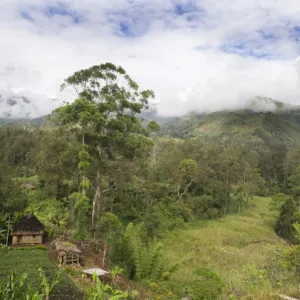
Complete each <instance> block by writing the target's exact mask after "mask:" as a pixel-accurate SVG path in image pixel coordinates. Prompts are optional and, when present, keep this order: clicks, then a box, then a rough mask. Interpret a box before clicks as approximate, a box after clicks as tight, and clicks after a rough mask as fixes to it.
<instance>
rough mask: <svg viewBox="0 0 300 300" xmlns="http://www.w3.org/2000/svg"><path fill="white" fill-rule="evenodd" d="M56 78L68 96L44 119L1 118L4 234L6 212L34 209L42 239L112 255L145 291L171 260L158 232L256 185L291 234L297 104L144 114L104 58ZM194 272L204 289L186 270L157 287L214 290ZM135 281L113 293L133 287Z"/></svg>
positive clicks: (241, 197)
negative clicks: (184, 283)
mask: <svg viewBox="0 0 300 300" xmlns="http://www.w3.org/2000/svg"><path fill="white" fill-rule="evenodd" d="M62 88H74V89H75V91H76V92H77V93H78V98H77V99H75V100H74V101H73V102H72V103H69V104H65V105H64V106H62V107H60V108H58V109H56V110H55V111H53V112H52V114H51V115H50V116H48V118H47V120H45V121H44V122H43V123H42V124H30V122H28V123H26V124H25V123H19V124H18V123H15V124H14V123H9V124H3V125H1V127H0V143H1V147H0V169H1V172H0V211H1V215H0V229H1V230H0V241H1V243H2V244H3V245H5V244H6V243H7V236H8V230H10V226H11V224H12V225H13V222H17V221H18V220H19V219H20V218H21V216H23V215H24V214H26V213H34V214H35V215H36V216H37V217H38V219H39V220H40V221H41V222H43V224H45V226H46V229H47V234H48V236H47V240H48V241H51V240H52V239H55V238H57V237H63V238H64V239H65V240H68V241H72V242H73V243H78V244H80V243H82V242H83V241H84V242H85V244H87V245H88V247H90V249H92V251H93V253H96V254H97V255H99V257H101V262H102V267H104V268H107V269H112V268H115V269H116V266H118V268H119V270H122V271H121V272H122V273H123V276H124V277H125V278H126V279H127V280H128V281H132V282H138V283H139V285H140V287H141V289H142V290H143V292H145V293H146V294H145V295H147V297H148V298H147V299H152V298H151V292H149V291H150V290H151V287H153V285H154V283H158V282H167V281H168V279H169V278H170V275H171V274H172V272H175V271H176V265H168V264H167V263H165V261H164V257H163V243H162V242H161V241H162V240H163V239H164V237H165V236H166V235H167V234H168V232H172V231H175V230H179V229H181V228H185V226H187V224H194V223H196V222H198V221H206V220H212V219H220V218H223V217H224V216H226V215H232V214H236V215H241V214H242V213H243V212H244V211H245V209H247V208H249V207H251V205H252V200H253V198H254V197H255V196H261V197H272V199H273V201H272V202H271V209H273V210H274V211H277V212H278V220H277V223H276V226H275V230H276V232H277V233H278V235H279V236H281V237H283V238H285V239H287V240H288V241H289V242H290V243H294V244H297V241H298V238H297V232H298V231H300V230H298V231H297V222H300V213H299V211H300V210H299V209H300V200H299V199H300V198H299V197H300V189H299V186H300V147H299V138H300V122H299V121H300V118H299V116H300V112H297V111H293V112H289V111H284V112H280V113H276V112H265V113H259V112H257V113H255V112H253V111H247V110H245V111H239V112H220V113H215V114H211V115H201V114H191V115H189V116H186V117H185V118H181V119H180V120H178V118H175V119H172V118H170V119H166V120H165V121H164V119H163V117H161V118H160V119H156V117H155V116H154V118H153V119H155V120H157V122H156V121H155V120H151V118H150V117H151V114H150V115H149V116H150V117H149V118H150V119H148V118H147V119H146V118H145V116H146V115H147V114H145V111H146V110H147V108H148V105H149V102H151V99H152V98H154V93H153V91H151V90H144V91H141V90H140V88H139V86H138V85H137V83H136V82H135V81H133V80H132V79H131V78H130V77H129V76H128V75H127V73H126V72H125V70H124V69H122V68H121V67H116V66H115V65H113V64H109V63H107V64H102V65H99V66H94V67H92V68H89V69H86V70H81V71H78V72H76V73H74V74H73V75H72V76H70V77H68V78H67V79H66V80H65V83H64V84H63V85H62ZM297 137H298V138H297ZM299 229H300V228H299ZM201 272H202V273H201ZM201 272H200V273H201V274H200V275H199V276H202V278H203V276H204V277H205V276H206V277H207V278H210V280H211V281H209V282H210V283H213V286H214V291H213V292H212V294H209V293H208V292H207V291H206V290H205V289H204V290H205V292H204V290H201V289H203V287H202V286H201V282H200V283H199V285H198V286H196V287H195V284H196V283H197V282H196V283H195V282H191V285H190V286H189V287H187V289H186V291H182V293H181V294H178V293H177V294H176V292H174V291H173V292H174V293H175V294H173V292H172V291H169V292H168V289H167V288H166V289H165V290H164V289H163V290H162V291H160V292H159V293H158V294H155V297H158V296H159V297H162V298H161V299H166V298H165V297H169V299H181V298H180V297H183V296H185V295H186V296H188V297H190V299H217V297H218V293H219V292H220V291H221V290H222V287H221V286H222V285H221V283H220V284H219V283H218V282H219V281H218V279H216V278H217V277H216V276H217V275H215V274H214V273H213V272H211V271H208V270H207V271H203V270H202V271H201ZM41 276H43V275H41ZM98 285H100V283H99V282H98ZM206 285H209V283H207V282H206ZM116 286H117V285H116ZM135 292H136V294H134V293H133V292H132V293H130V294H129V295H125V294H124V295H123V296H122V297H124V298H126V297H131V299H138V292H137V291H135ZM147 292H149V294H147ZM120 293H121V292H120ZM167 293H169V295H168V296H166V295H167ZM205 293H207V294H206V296H205ZM215 293H217V294H215ZM220 293H221V292H220ZM201 295H204V296H201ZM207 295H208V296H207ZM209 295H210V296H209ZM145 297H146V296H142V297H141V298H140V299H146V298H145ZM153 297H154V296H153ZM172 297H173V298H172ZM205 297H206V298H205ZM232 297H233V296H232ZM1 299H2V298H1ZM3 299H6V298H3ZM30 299H31V298H30ZM90 299H102V298H100V297H99V298H90ZM103 299H104V298H103ZM111 299H113V298H111ZM115 299H117V298H115ZM120 299H123V298H121V297H120ZM153 299H159V298H153ZM231 299H235V298H231ZM237 299H238V298H237ZM266 299H267V298H266Z"/></svg>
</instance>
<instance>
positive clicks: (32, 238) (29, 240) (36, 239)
mask: <svg viewBox="0 0 300 300" xmlns="http://www.w3.org/2000/svg"><path fill="white" fill-rule="evenodd" d="M42 242H43V237H42V235H18V236H16V235H15V236H13V240H12V244H13V245H26V244H42Z"/></svg>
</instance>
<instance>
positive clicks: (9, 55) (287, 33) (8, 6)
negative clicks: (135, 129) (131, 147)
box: [0, 0, 300, 116]
mask: <svg viewBox="0 0 300 300" xmlns="http://www.w3.org/2000/svg"><path fill="white" fill-rule="evenodd" d="M0 38H1V41H2V43H1V44H0V88H1V89H8V90H11V91H13V92H19V93H22V92H26V93H28V92H30V93H37V94H43V95H46V96H48V97H51V98H58V99H59V100H60V101H63V100H67V101H69V100H70V99H73V98H74V96H75V95H73V94H71V93H70V92H68V91H66V92H63V93H61V92H59V86H60V84H61V83H62V82H63V80H64V78H66V77H68V76H69V75H72V74H73V73H74V72H75V71H77V70H80V69H84V68H88V67H90V66H93V65H97V64H101V63H105V62H112V63H114V64H117V65H121V66H122V67H123V68H125V70H126V71H127V72H128V74H129V75H130V76H131V77H132V78H133V79H134V80H135V81H137V82H138V83H139V85H140V86H141V88H147V89H148V88H149V89H152V90H154V92H155V95H156V103H157V107H158V111H159V113H161V114H163V115H169V116H170V115H182V114H185V113H187V112H189V111H191V110H196V111H199V112H203V111H215V110H220V109H224V108H226V109H231V108H236V107H243V106H244V105H245V103H246V102H247V101H248V100H249V99H251V98H253V97H255V96H262V97H271V98H274V99H277V100H280V101H283V102H288V103H292V104H299V105H300V58H298V57H300V1H299V0H250V1H246V0H190V1H189V0H151V1H150V0H139V1H137V0H109V1H99V0H84V1H82V0H70V1H66V0H62V1H50V0H1V9H0ZM41 105H43V106H44V108H45V107H47V103H46V102H45V101H44V102H43V103H41ZM49 109H50V105H49Z"/></svg>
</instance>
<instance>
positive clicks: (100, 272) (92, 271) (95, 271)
mask: <svg viewBox="0 0 300 300" xmlns="http://www.w3.org/2000/svg"><path fill="white" fill-rule="evenodd" d="M82 272H83V273H86V274H91V275H92V274H96V275H98V276H103V275H105V274H108V273H109V272H107V271H104V270H102V269H99V268H93V269H88V270H83V271H82Z"/></svg>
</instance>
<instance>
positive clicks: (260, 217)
mask: <svg viewBox="0 0 300 300" xmlns="http://www.w3.org/2000/svg"><path fill="white" fill-rule="evenodd" d="M270 201H271V199H270V198H262V197H255V198H254V199H253V200H252V201H251V207H250V208H248V209H247V210H246V211H245V212H243V213H242V214H241V215H230V216H226V217H224V218H222V219H219V220H212V221H207V222H198V223H196V224H193V225H190V226H188V228H185V229H182V230H179V231H176V232H172V233H170V234H169V235H168V236H167V238H166V239H165V240H164V249H165V250H164V251H165V257H166V259H167V261H168V263H169V264H170V265H172V264H176V263H178V269H177V270H176V271H175V272H174V273H172V275H171V277H170V279H169V280H168V287H169V288H170V289H171V290H172V291H174V292H176V293H177V294H178V295H181V296H183V295H184V291H185V287H186V286H188V285H189V284H190V283H191V282H192V281H193V280H194V279H195V278H196V276H195V274H194V272H195V270H197V269H198V268H201V267H205V268H209V269H211V270H213V271H214V272H216V273H217V274H218V275H219V276H220V278H221V279H222V281H223V282H225V283H226V284H230V281H231V280H235V281H236V280H240V278H239V276H240V275H241V273H242V270H243V267H244V266H245V265H254V266H255V267H256V268H258V269H263V268H264V266H265V262H266V259H267V257H268V249H267V247H266V246H267V245H278V246H280V245H281V246H284V245H286V246H287V244H286V243H285V242H284V241H283V240H282V239H280V238H279V237H278V236H277V235H276V234H275V232H274V229H273V227H274V224H275V220H276V213H274V212H272V211H270V210H269V203H270ZM265 291H266V292H267V291H270V288H269V287H266V288H265ZM225 293H226V292H225Z"/></svg>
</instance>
